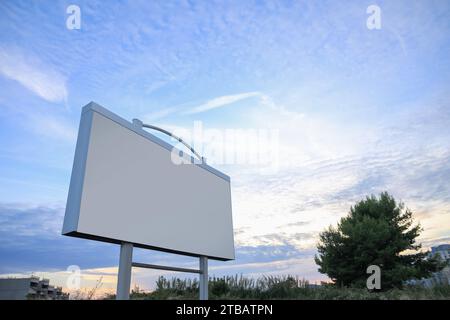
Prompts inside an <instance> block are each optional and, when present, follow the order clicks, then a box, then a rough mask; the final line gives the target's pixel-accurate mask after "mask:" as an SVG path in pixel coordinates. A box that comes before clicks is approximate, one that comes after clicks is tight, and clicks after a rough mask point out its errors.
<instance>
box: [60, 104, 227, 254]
mask: <svg viewBox="0 0 450 320" xmlns="http://www.w3.org/2000/svg"><path fill="white" fill-rule="evenodd" d="M172 148H173V147H172V146H171V145H170V144H168V143H166V142H164V141H163V140H161V139H159V138H157V137H156V136H154V135H152V134H150V133H148V132H147V131H145V130H143V129H142V128H139V127H137V126H135V125H133V124H132V123H130V122H128V121H126V120H124V119H122V118H120V117H118V116H117V115H115V114H113V113H111V112H110V111H108V110H106V109H105V108H103V107H101V106H99V105H97V104H95V103H93V102H91V103H90V104H88V105H87V106H85V107H84V108H83V111H82V115H81V121H80V129H79V133H78V141H77V146H76V151H75V159H74V165H73V169H72V177H71V182H70V188H69V195H68V200H67V206H66V213H65V218H64V226H63V234H64V235H68V236H74V237H81V238H88V239H94V240H100V241H106V242H112V243H121V242H130V243H133V245H134V246H137V247H142V248H149V249H156V250H162V251H168V252H174V253H181V254H187V255H192V256H207V257H209V258H212V259H218V260H231V259H234V240H233V223H232V213H231V190H230V178H229V177H228V176H227V175H225V174H223V173H221V172H219V171H217V170H215V169H214V168H211V167H210V166H208V165H206V164H203V163H200V164H191V163H190V164H179V165H177V164H175V163H174V162H173V161H172V160H171V152H172Z"/></svg>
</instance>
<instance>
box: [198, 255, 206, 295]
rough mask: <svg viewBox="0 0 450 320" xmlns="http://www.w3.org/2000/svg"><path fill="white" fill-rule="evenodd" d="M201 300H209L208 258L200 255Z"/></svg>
mask: <svg viewBox="0 0 450 320" xmlns="http://www.w3.org/2000/svg"><path fill="white" fill-rule="evenodd" d="M199 287H200V288H199V289H200V300H208V258H207V257H200V286H199Z"/></svg>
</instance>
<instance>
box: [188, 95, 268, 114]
mask: <svg viewBox="0 0 450 320" xmlns="http://www.w3.org/2000/svg"><path fill="white" fill-rule="evenodd" d="M259 95H260V93H259V92H246V93H239V94H233V95H228V96H221V97H217V98H214V99H211V100H208V101H207V102H206V103H204V104H201V105H199V106H196V107H193V108H191V109H190V110H188V111H186V112H185V114H195V113H200V112H205V111H209V110H212V109H216V108H220V107H223V106H226V105H229V104H232V103H235V102H237V101H240V100H243V99H247V98H250V97H255V96H259Z"/></svg>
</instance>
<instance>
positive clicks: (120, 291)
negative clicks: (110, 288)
mask: <svg viewBox="0 0 450 320" xmlns="http://www.w3.org/2000/svg"><path fill="white" fill-rule="evenodd" d="M132 260H133V245H132V244H131V243H127V242H122V244H121V245H120V260H119V274H118V276H117V295H116V299H117V300H128V299H129V298H130V284H131V264H132Z"/></svg>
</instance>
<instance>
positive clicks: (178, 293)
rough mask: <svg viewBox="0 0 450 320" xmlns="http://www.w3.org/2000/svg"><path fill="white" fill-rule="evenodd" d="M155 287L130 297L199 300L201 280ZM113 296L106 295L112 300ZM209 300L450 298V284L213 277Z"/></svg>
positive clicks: (163, 282) (162, 281)
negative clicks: (387, 285) (381, 287)
mask: <svg viewBox="0 0 450 320" xmlns="http://www.w3.org/2000/svg"><path fill="white" fill-rule="evenodd" d="M156 285H157V286H156V289H155V290H154V291H152V292H149V293H144V292H141V291H140V290H139V289H137V290H136V289H134V290H133V291H132V294H131V299H140V300H143V299H158V300H159V299H198V296H199V292H198V281H197V280H192V279H183V280H182V279H179V278H172V279H170V280H169V279H166V278H164V277H160V278H159V279H158V281H157V283H156ZM114 297H115V296H114V295H109V296H107V297H105V298H106V299H113V298H114ZM209 298H210V299H213V300H214V299H230V300H231V299H301V300H398V299H402V300H406V299H411V300H416V299H446V300H448V299H450V286H449V285H446V286H435V287H433V288H430V289H428V288H423V287H413V286H408V287H405V288H403V289H391V290H387V291H383V292H370V291H368V290H367V289H360V288H340V287H338V286H336V285H333V284H326V283H322V284H321V285H320V286H317V285H316V286H314V285H310V284H309V283H308V281H305V280H301V279H298V278H296V277H292V276H263V277H261V278H258V279H251V278H246V277H243V276H234V277H223V278H211V279H210V281H209Z"/></svg>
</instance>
